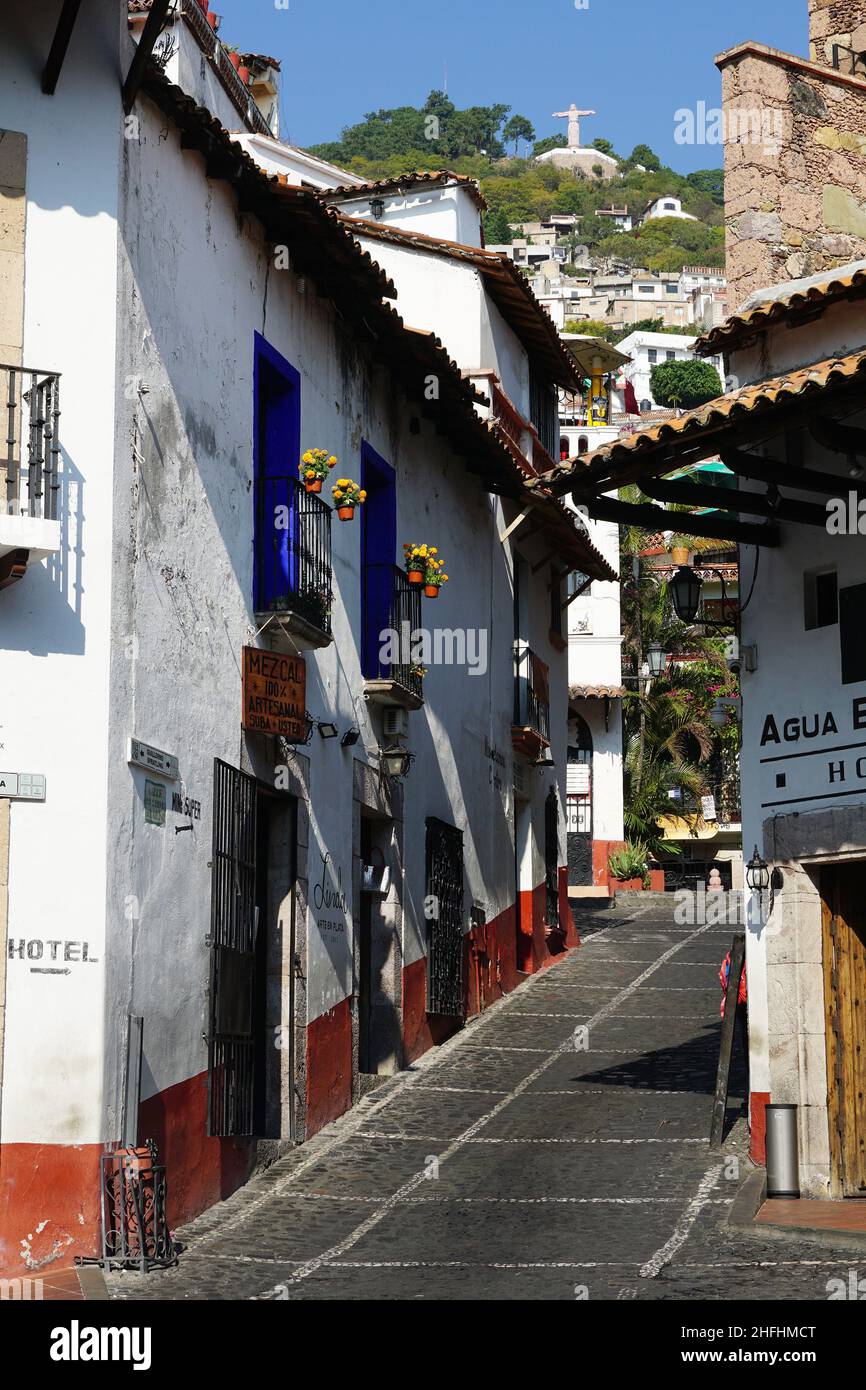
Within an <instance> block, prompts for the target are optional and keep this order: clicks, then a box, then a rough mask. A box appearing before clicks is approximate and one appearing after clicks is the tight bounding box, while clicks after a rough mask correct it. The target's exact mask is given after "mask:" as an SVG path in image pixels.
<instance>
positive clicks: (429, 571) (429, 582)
mask: <svg viewBox="0 0 866 1390" xmlns="http://www.w3.org/2000/svg"><path fill="white" fill-rule="evenodd" d="M437 553H438V552H437V550H436V547H435V546H433V548H432V550H431V552H430V554H429V555H428V556H427V566H426V569H425V570H424V593H425V594H426V595H427V597H428V598H438V597H439V590H440V588H441V587H442V585H443V584H447V583H448V575H447V574H443V573H442V571H443V570H444V568H445V561H444V560H439V559H437Z"/></svg>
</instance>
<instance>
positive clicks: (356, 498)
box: [334, 478, 367, 521]
mask: <svg viewBox="0 0 866 1390" xmlns="http://www.w3.org/2000/svg"><path fill="white" fill-rule="evenodd" d="M366 500H367V494H366V492H365V491H364V489H363V488H362V487H361V485H360V484H359V483H356V482H353V481H352V479H351V478H338V479H337V481H336V482H335V483H334V505H335V506H336V508H337V516H338V517H339V518H340V520H341V521H351V520H352V518H353V516H354V515H355V508H356V507H360V506H361V505H362V504H363V503H364V502H366Z"/></svg>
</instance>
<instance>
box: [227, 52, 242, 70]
mask: <svg viewBox="0 0 866 1390" xmlns="http://www.w3.org/2000/svg"><path fill="white" fill-rule="evenodd" d="M229 62H230V63H231V65H232V67H233V68H234V70H235V72H240V66H241V55H240V54H239V53H229Z"/></svg>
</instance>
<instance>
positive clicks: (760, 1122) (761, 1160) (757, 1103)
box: [749, 1091, 770, 1168]
mask: <svg viewBox="0 0 866 1390" xmlns="http://www.w3.org/2000/svg"><path fill="white" fill-rule="evenodd" d="M769 1104H770V1092H769V1091H752V1093H751V1095H750V1096H749V1158H750V1159H751V1160H752V1162H753V1163H757V1164H758V1166H759V1167H761V1168H763V1166H764V1164H765V1163H766V1162H767V1106H768V1105H769Z"/></svg>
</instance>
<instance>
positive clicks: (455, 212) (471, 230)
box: [339, 183, 482, 246]
mask: <svg viewBox="0 0 866 1390" xmlns="http://www.w3.org/2000/svg"><path fill="white" fill-rule="evenodd" d="M370 196H371V195H370V194H365V195H363V196H360V197H358V198H357V199H355V198H354V197H351V198H347V199H343V200H341V202H340V205H339V207H340V211H341V212H342V213H344V214H345V216H346V217H361V218H365V219H367V220H368V221H369V220H371V219H372V217H373V212H372V209H371V207H370ZM380 196H381V198H382V201H383V203H384V205H385V206H384V211H383V213H382V219H381V220H382V222H383V223H384V224H385V225H386V226H393V227H401V228H402V229H403V230H404V231H407V232H423V233H424V235H425V236H435V237H440V238H442V240H444V241H456V242H459V243H460V244H461V245H462V246H480V245H481V241H482V237H481V209H480V208H479V207H478V204H477V203H476V202H475V200H474V198H473V197H472V195H471V194H470V193H468V192H467V190H466V189H465V188H464V187H461V186H460V184H454V183H452V184H445V185H444V186H442V187H434V188H430V187H425V186H424V185H423V184H422V185H421V186H420V187H418V188H415V189H410V190H409V191H407V192H405V193H400V192H395V193H382V194H381V195H380Z"/></svg>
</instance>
